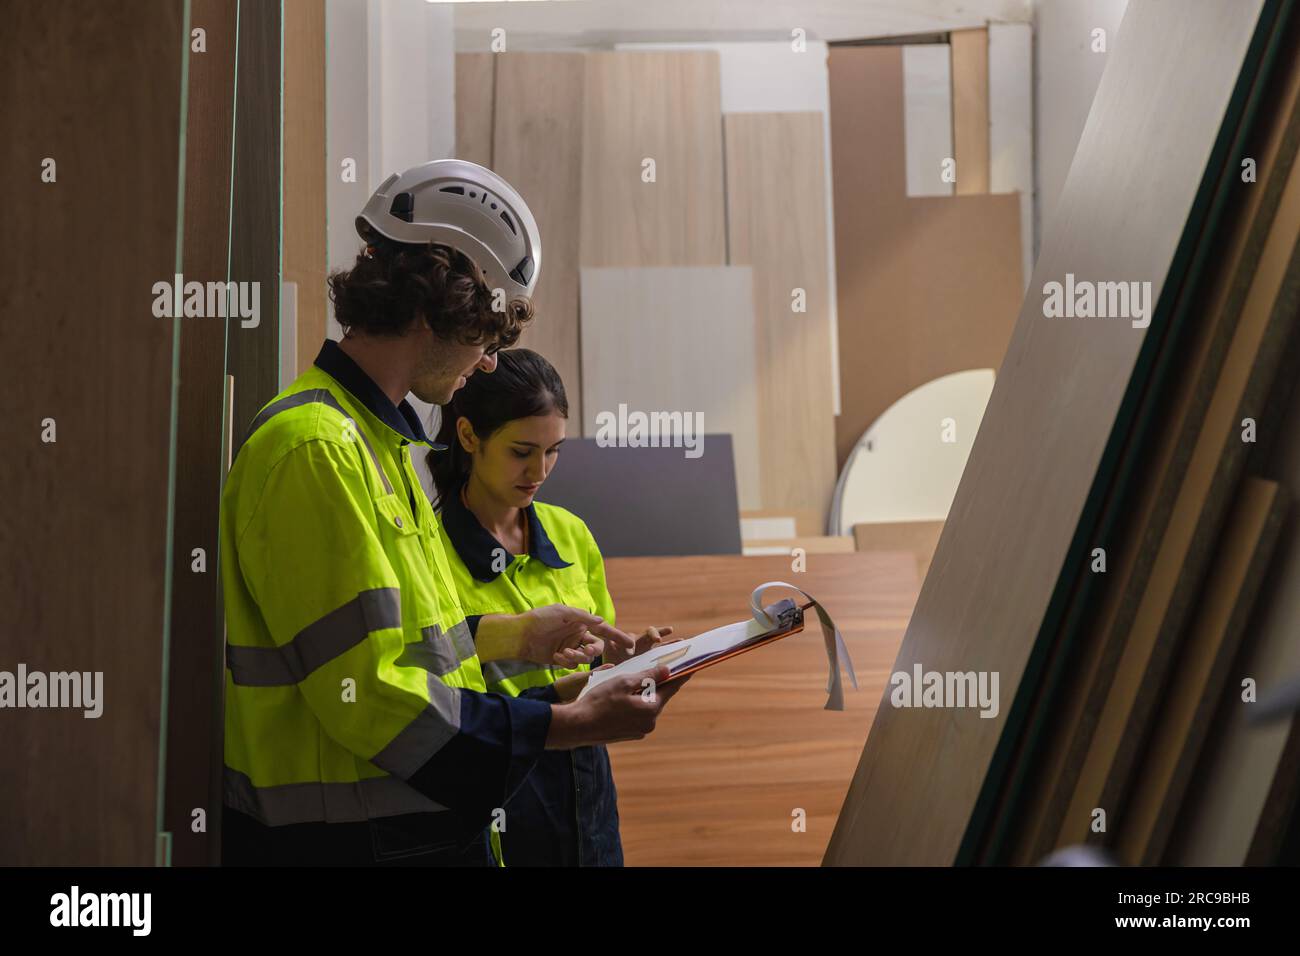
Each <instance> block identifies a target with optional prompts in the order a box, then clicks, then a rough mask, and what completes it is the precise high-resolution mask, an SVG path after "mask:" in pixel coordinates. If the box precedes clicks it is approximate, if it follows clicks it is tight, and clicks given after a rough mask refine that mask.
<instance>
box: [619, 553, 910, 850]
mask: <svg viewBox="0 0 1300 956" xmlns="http://www.w3.org/2000/svg"><path fill="white" fill-rule="evenodd" d="M790 561H791V559H790V558H789V557H788V556H783V557H697V558H614V559H611V560H608V561H606V562H605V571H606V576H607V578H608V581H609V589H610V593H611V595H612V596H613V598H614V606H615V608H616V609H617V611H618V625H619V627H621V628H624V629H630V630H635V631H640V630H642V629H644V628H645V627H647V626H649V625H659V624H671V625H672V626H673V627H674V628H675V629H676V634H677V635H680V636H690V635H691V634H695V633H699V632H700V631H702V630H705V629H707V628H711V627H717V626H719V625H722V624H729V623H731V622H733V621H737V620H741V619H743V618H744V616H745V614H746V611H745V607H744V605H745V601H746V599H747V598H748V596H749V592H750V590H752V589H753V588H754V587H755V586H756V585H758V584H760V583H762V582H763V581H771V580H789V579H790V573H791V572H790ZM796 577H797V578H798V581H797V582H796V583H798V584H799V585H800V586H801V587H803V588H805V589H806V590H807V591H808V592H809V593H810V594H812V595H813V596H814V597H816V598H817V599H818V600H820V601H822V602H824V604H825V606H826V608H827V610H828V611H830V613H831V615H832V616H833V617H834V619H835V622H836V623H837V624H838V625H839V626H840V629H841V631H842V633H843V635H844V640H845V642H846V643H847V645H848V648H849V654H850V655H851V656H852V658H853V662H854V664H855V665H856V668H857V675H858V682H859V689H858V690H857V691H853V690H851V689H849V690H846V691H845V709H844V711H843V712H840V713H836V712H833V711H827V710H823V709H822V704H823V703H824V702H825V695H826V655H825V653H824V651H823V650H822V645H821V634H820V631H819V630H818V629H817V628H815V627H814V628H813V629H812V630H809V631H805V632H804V633H802V634H800V635H797V636H795V637H792V638H789V639H787V640H785V641H778V642H777V643H776V644H773V645H772V646H771V647H768V648H765V649H764V650H762V651H756V652H754V653H753V654H745V655H743V656H741V657H738V658H736V659H734V660H732V661H729V662H728V663H727V664H726V665H723V666H720V667H715V668H712V669H711V670H708V671H703V672H701V673H700V674H699V675H697V676H696V677H694V678H692V679H691V683H690V685H689V686H688V687H686V688H684V689H683V691H682V693H680V694H679V695H678V696H677V697H675V698H674V699H673V702H672V706H671V707H670V708H669V709H668V710H667V711H665V713H664V717H663V719H662V720H660V721H659V724H658V726H657V727H656V728H655V732H654V734H652V735H651V736H650V737H647V738H646V739H645V740H639V741H635V742H632V743H627V744H617V745H615V746H613V747H611V748H610V755H611V758H612V760H613V763H614V776H615V781H616V783H617V786H618V797H619V800H618V808H619V817H620V824H621V828H622V835H623V849H624V853H625V856H626V860H627V863H628V865H630V866H677V865H695V866H706V865H707V866H714V865H726V866H745V865H780V866H813V865H816V863H817V862H818V860H819V859H820V858H821V854H822V852H823V850H824V849H825V846H826V841H827V839H828V838H829V836H830V831H831V827H832V826H833V825H834V821H835V811H836V809H837V808H838V806H839V801H840V799H841V798H842V796H843V793H844V789H845V786H846V784H847V781H848V778H849V774H850V772H851V769H852V766H853V761H854V759H855V758H856V754H857V753H858V751H859V750H860V749H861V744H862V739H863V737H864V736H865V734H866V730H867V727H868V726H869V724H870V721H871V714H872V712H873V710H874V708H875V707H876V705H877V703H878V701H879V699H880V696H881V694H882V692H883V690H884V688H885V687H886V683H887V681H888V675H889V666H890V663H891V662H892V661H893V658H894V654H895V652H896V651H897V648H898V642H899V638H900V635H901V633H902V630H903V628H904V627H905V626H906V622H907V617H908V614H909V613H910V611H911V606H912V602H913V601H914V600H915V596H916V571H915V567H914V565H913V562H912V558H911V555H909V554H904V553H878V554H810V555H809V556H808V565H807V570H806V571H804V572H803V573H801V574H798V575H796ZM777 596H778V592H776V591H773V592H772V598H771V599H772V600H775V599H776V597H777ZM665 768H671V772H666V769H665ZM799 810H801V811H803V815H804V817H805V819H806V828H805V829H804V830H803V831H802V832H801V831H799V830H796V829H795V827H794V826H793V824H794V823H795V820H796V818H795V812H796V811H799Z"/></svg>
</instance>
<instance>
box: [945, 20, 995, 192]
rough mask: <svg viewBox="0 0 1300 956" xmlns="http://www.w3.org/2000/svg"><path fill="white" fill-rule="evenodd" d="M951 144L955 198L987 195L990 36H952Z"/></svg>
mask: <svg viewBox="0 0 1300 956" xmlns="http://www.w3.org/2000/svg"><path fill="white" fill-rule="evenodd" d="M952 144H953V154H954V158H955V159H956V160H957V182H956V184H955V186H954V188H955V190H956V192H957V195H959V196H963V195H978V194H981V193H986V192H988V191H989V32H988V30H954V31H953V33H952Z"/></svg>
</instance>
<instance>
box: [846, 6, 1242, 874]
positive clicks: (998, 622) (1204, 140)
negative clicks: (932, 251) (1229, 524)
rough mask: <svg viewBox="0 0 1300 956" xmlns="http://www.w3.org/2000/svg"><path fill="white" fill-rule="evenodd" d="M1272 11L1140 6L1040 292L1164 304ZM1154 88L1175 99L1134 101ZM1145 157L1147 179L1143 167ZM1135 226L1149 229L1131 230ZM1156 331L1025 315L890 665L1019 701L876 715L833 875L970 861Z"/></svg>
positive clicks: (1028, 309)
mask: <svg viewBox="0 0 1300 956" xmlns="http://www.w3.org/2000/svg"><path fill="white" fill-rule="evenodd" d="M1259 9H1260V5H1259V4H1252V5H1251V6H1250V7H1249V9H1248V11H1247V10H1244V9H1243V7H1242V5H1241V4H1239V3H1231V4H1229V3H1215V4H1205V5H1203V6H1198V7H1197V8H1196V10H1195V12H1194V14H1191V11H1189V16H1187V17H1185V18H1181V19H1179V20H1178V21H1176V22H1171V21H1170V20H1169V18H1168V17H1167V16H1166V15H1165V14H1164V12H1163V10H1162V9H1161V7H1160V5H1159V4H1152V3H1146V2H1143V0H1134V2H1132V3H1130V5H1129V8H1128V12H1127V14H1126V16H1125V21H1124V29H1125V31H1126V33H1125V37H1126V39H1127V40H1128V42H1127V43H1125V44H1124V45H1121V46H1119V47H1117V48H1116V49H1115V51H1113V52H1112V53H1111V54H1110V56H1111V60H1110V64H1109V66H1108V68H1107V71H1106V74H1105V76H1104V77H1103V78H1102V82H1101V85H1100V87H1099V89H1098V92H1097V98H1096V102H1095V105H1094V108H1093V111H1092V113H1091V114H1090V116H1089V121H1088V124H1087V126H1086V127H1085V128H1084V131H1083V135H1082V138H1081V141H1080V146H1079V151H1078V153H1077V154H1076V157H1075V162H1074V166H1073V167H1072V169H1071V174H1070V179H1069V180H1068V181H1067V184H1066V188H1065V190H1064V193H1063V195H1062V199H1061V202H1062V207H1061V208H1062V216H1061V218H1060V220H1059V221H1060V222H1062V223H1066V224H1068V227H1063V228H1061V229H1058V230H1055V231H1052V232H1050V233H1049V234H1048V235H1047V236H1046V237H1045V239H1044V243H1043V250H1042V254H1041V255H1040V257H1039V260H1038V263H1037V265H1036V268H1035V273H1034V280H1033V281H1032V282H1031V283H1030V286H1031V288H1041V287H1042V285H1043V284H1044V283H1045V282H1047V281H1048V280H1049V277H1050V278H1063V277H1064V274H1065V272H1066V271H1067V268H1068V270H1069V271H1070V272H1072V273H1074V274H1075V275H1076V276H1077V277H1078V278H1081V279H1087V280H1093V281H1097V280H1108V279H1113V278H1114V277H1116V276H1125V277H1129V276H1131V277H1134V278H1138V279H1141V280H1144V281H1150V282H1151V283H1152V298H1153V301H1156V302H1159V300H1160V296H1161V293H1162V291H1163V290H1164V288H1165V283H1166V279H1167V278H1168V276H1169V271H1170V265H1171V263H1172V262H1173V259H1174V253H1175V250H1176V248H1177V247H1178V245H1179V243H1180V241H1181V239H1182V236H1183V226H1184V223H1185V222H1186V220H1187V217H1188V214H1189V212H1190V211H1191V210H1192V208H1193V204H1194V203H1195V202H1196V201H1197V198H1198V195H1201V184H1202V180H1203V177H1204V172H1205V168H1206V164H1207V162H1208V161H1209V158H1210V156H1211V153H1212V151H1213V148H1214V146H1215V143H1216V141H1217V137H1218V133H1219V127H1220V124H1221V122H1222V120H1223V118H1224V116H1225V112H1226V110H1227V107H1228V102H1229V99H1230V96H1231V94H1232V91H1233V89H1234V86H1235V84H1236V80H1237V75H1238V72H1239V70H1240V68H1241V64H1242V61H1243V58H1244V57H1245V54H1246V49H1247V46H1248V44H1249V41H1250V39H1251V35H1252V32H1253V28H1254V25H1255V21H1256V18H1257V15H1258V12H1259ZM1247 14H1249V15H1247ZM1202 50H1203V51H1206V52H1207V55H1205V56H1201V55H1198V54H1197V53H1196V51H1202ZM1211 50H1212V51H1213V55H1209V53H1208V51H1211ZM870 52H871V51H869V50H866V51H863V50H846V51H844V53H845V54H846V55H855V54H856V55H859V56H861V55H864V54H865V55H869V54H870ZM838 56H839V51H832V54H831V67H832V69H831V75H832V103H834V101H835V99H836V91H835V85H836V82H837V81H836V69H835V65H836V58H837V57H838ZM1156 76H1159V77H1161V82H1162V83H1164V84H1167V86H1165V87H1162V89H1166V90H1167V91H1168V92H1167V93H1166V94H1165V95H1152V96H1150V97H1143V98H1139V99H1135V98H1134V97H1132V96H1131V93H1130V91H1131V90H1132V89H1133V88H1135V86H1144V87H1146V86H1149V84H1150V81H1151V79H1152V78H1153V77H1156ZM832 109H834V106H833V107H832ZM832 121H833V122H834V121H835V120H834V117H833V120H832ZM836 128H837V131H838V126H837V127H836ZM837 139H838V133H837ZM1137 143H1140V144H1141V148H1142V149H1143V150H1145V151H1146V154H1147V155H1148V156H1149V158H1150V160H1151V162H1150V163H1142V164H1133V163H1132V162H1131V150H1132V149H1133V148H1134V144H1137ZM838 148H839V147H838V145H837V146H836V149H837V150H838ZM837 166H838V164H837ZM837 178H838V173H837ZM1102 184H1104V185H1102ZM1013 212H1014V214H1015V215H1017V216H1018V210H1013ZM836 221H837V222H839V221H840V216H839V215H838V212H837V215H836ZM1136 222H1141V223H1142V228H1140V229H1138V228H1130V224H1131V223H1136ZM1017 256H1018V253H1017ZM841 274H843V270H841ZM841 302H843V297H841ZM1145 331H1146V330H1143V329H1136V328H1133V327H1132V326H1131V325H1130V324H1129V323H1118V322H1107V323H1097V322H1087V321H1083V322H1079V321H1075V322H1057V321H1047V320H1045V319H1044V317H1043V315H1042V302H1041V300H1040V299H1038V297H1031V298H1030V299H1028V300H1027V301H1026V303H1025V304H1024V306H1023V308H1022V310H1021V314H1020V319H1019V321H1018V322H1017V325H1016V328H1015V332H1014V333H1013V335H1012V339H1011V344H1010V347H1009V349H1008V353H1007V357H1006V359H1005V361H1004V362H1003V363H1002V365H1001V371H1000V372H999V375H998V380H997V384H996V386H995V387H994V390H993V395H992V398H991V399H990V402H989V406H988V409H987V411H986V413H985V416H984V419H983V422H982V424H981V426H980V432H979V436H978V437H977V439H976V442H975V447H974V449H973V450H972V453H971V457H970V460H969V463H968V465H967V468H966V472H965V475H964V476H963V479H962V483H961V486H960V488H959V489H958V491H957V495H956V498H955V500H954V502H953V507H952V510H951V512H950V514H949V516H948V521H947V524H946V525H945V528H944V532H943V536H942V538H941V539H940V542H939V549H938V552H937V553H936V555H935V559H934V563H933V565H932V566H931V569H930V573H929V575H928V576H927V577H926V580H925V583H924V584H923V586H922V589H921V595H920V598H919V599H918V603H917V609H916V612H915V614H914V616H913V621H912V624H911V626H909V629H908V634H907V636H906V638H905V639H904V642H903V646H902V649H901V650H900V653H899V657H898V659H897V661H896V663H895V666H896V667H897V668H898V669H902V670H906V669H910V668H911V667H913V666H914V665H918V664H919V665H922V666H924V667H925V668H926V669H928V670H935V671H941V672H942V671H949V670H952V671H969V670H974V671H977V672H978V671H996V672H998V673H999V675H1000V681H1001V686H1002V687H1003V688H1007V689H1008V691H1007V693H1006V694H1005V695H1004V698H1003V702H1002V703H1003V706H1002V709H1001V711H1000V712H999V714H998V716H997V717H995V718H992V719H987V718H982V717H980V716H979V714H978V712H977V711H975V710H970V709H964V710H944V709H939V710H893V709H881V710H880V711H878V712H877V715H876V720H875V723H874V725H873V727H872V731H871V733H870V735H869V737H868V740H867V744H866V747H865V748H864V750H863V755H862V760H861V761H860V763H859V766H858V771H857V774H856V775H855V778H854V783H853V785H852V786H851V788H850V792H849V796H848V797H847V799H846V801H845V805H844V809H843V811H842V813H841V816H840V820H839V823H838V825H837V828H836V832H835V835H834V837H833V838H832V841H831V844H830V846H829V848H828V850H827V856H826V862H828V863H832V864H853V863H859V864H861V863H872V864H938V865H946V864H951V863H952V862H953V861H954V860H955V859H956V857H957V853H958V850H959V849H960V846H961V841H962V837H963V835H964V833H965V831H966V827H967V824H968V822H969V820H970V818H971V815H972V811H973V810H974V808H975V801H976V799H977V798H978V796H979V793H980V790H981V788H982V784H983V781H984V779H985V777H986V775H987V774H988V771H989V767H990V764H991V761H992V758H993V755H994V752H995V751H996V750H997V748H998V744H999V742H1000V739H1001V735H1002V733H1003V730H1004V725H1005V724H1006V722H1007V720H1008V715H1009V714H1010V713H1012V712H1013V711H1015V710H1016V708H1015V701H1014V700H1008V699H1007V698H1009V697H1010V696H1011V695H1012V692H1011V691H1010V688H1016V687H1018V686H1019V683H1020V680H1021V677H1022V675H1023V674H1024V672H1025V669H1026V666H1027V665H1028V664H1029V663H1030V660H1031V655H1032V653H1033V651H1034V648H1035V642H1036V638H1037V636H1038V632H1039V630H1040V628H1041V626H1042V623H1043V620H1044V617H1045V614H1046V612H1047V609H1048V604H1049V602H1050V601H1051V599H1052V596H1053V594H1054V592H1055V590H1056V585H1057V581H1058V579H1059V577H1060V575H1061V571H1062V568H1063V567H1064V566H1065V565H1066V564H1067V560H1068V561H1070V562H1075V561H1077V560H1079V559H1080V557H1081V554H1079V553H1076V552H1075V551H1071V544H1072V538H1073V535H1074V532H1075V529H1076V527H1077V526H1078V524H1079V520H1080V517H1081V514H1082V512H1083V510H1084V508H1085V505H1087V504H1088V501H1089V496H1090V493H1091V491H1092V488H1093V486H1094V479H1095V478H1096V477H1097V470H1098V466H1099V464H1101V461H1102V454H1103V452H1104V451H1105V449H1106V446H1107V442H1108V439H1109V437H1110V434H1111V431H1112V428H1113V426H1114V424H1115V421H1116V417H1117V415H1118V413H1119V411H1120V404H1121V401H1122V400H1123V398H1124V397H1125V393H1126V391H1127V390H1128V387H1129V384H1130V377H1131V375H1132V373H1133V370H1134V367H1135V363H1136V360H1137V357H1138V352H1139V349H1140V347H1141V345H1142V343H1143V340H1144V339H1145V337H1146V336H1145ZM904 768H906V769H907V772H906V773H904V772H903V769H904Z"/></svg>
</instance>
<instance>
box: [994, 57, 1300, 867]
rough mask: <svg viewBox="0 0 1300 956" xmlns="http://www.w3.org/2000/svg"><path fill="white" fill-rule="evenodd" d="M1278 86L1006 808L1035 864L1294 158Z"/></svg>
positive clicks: (1070, 789)
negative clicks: (1055, 697) (1199, 309)
mask: <svg viewBox="0 0 1300 956" xmlns="http://www.w3.org/2000/svg"><path fill="white" fill-rule="evenodd" d="M1283 87H1284V88H1283V90H1282V92H1281V93H1280V94H1279V95H1280V104H1279V107H1278V109H1277V110H1276V111H1273V118H1272V119H1271V120H1269V121H1266V122H1263V123H1262V124H1261V125H1260V127H1259V128H1258V129H1256V130H1255V131H1254V132H1253V133H1252V134H1251V135H1252V141H1251V144H1250V146H1249V147H1248V148H1247V149H1246V152H1249V153H1250V154H1251V155H1253V156H1255V157H1257V158H1258V159H1259V161H1260V164H1261V165H1260V168H1261V170H1263V172H1262V173H1261V177H1262V180H1263V181H1262V182H1260V183H1258V184H1256V183H1243V182H1241V179H1240V177H1239V175H1238V174H1237V173H1236V171H1233V172H1231V173H1230V174H1228V175H1227V176H1226V178H1225V182H1226V183H1227V188H1229V189H1230V190H1232V191H1233V193H1234V196H1233V201H1232V202H1230V203H1229V204H1228V207H1227V208H1229V209H1230V210H1232V211H1233V212H1234V213H1235V217H1234V218H1233V219H1232V220H1230V222H1229V225H1228V226H1227V230H1228V231H1227V232H1226V233H1225V236H1224V238H1223V239H1222V240H1221V243H1222V249H1223V252H1221V253H1218V254H1217V255H1216V260H1217V261H1218V262H1220V263H1222V265H1221V267H1220V268H1219V269H1218V271H1217V273H1216V274H1215V275H1214V276H1213V279H1212V282H1213V285H1212V286H1211V287H1210V288H1209V290H1208V292H1207V293H1206V294H1205V295H1204V296H1203V298H1204V301H1206V302H1207V303H1208V305H1207V308H1206V312H1205V314H1206V316H1207V318H1206V320H1205V321H1201V322H1199V323H1197V324H1196V325H1195V326H1194V328H1193V330H1192V332H1191V337H1192V338H1191V341H1190V342H1189V343H1188V344H1187V345H1186V346H1185V351H1184V354H1185V356H1186V358H1185V359H1184V362H1185V371H1184V372H1183V373H1182V374H1180V375H1178V376H1177V377H1176V378H1175V379H1174V381H1173V383H1172V385H1171V388H1170V394H1169V396H1168V398H1167V399H1166V400H1165V402H1166V404H1165V407H1164V408H1163V409H1162V410H1161V411H1159V413H1158V414H1157V418H1158V421H1159V425H1158V427H1156V430H1155V433H1154V435H1153V436H1152V438H1151V440H1150V441H1149V442H1141V443H1137V445H1136V448H1137V449H1138V451H1139V452H1140V453H1141V454H1144V455H1145V456H1147V457H1146V460H1145V461H1144V462H1143V463H1142V465H1141V467H1140V471H1141V473H1142V474H1145V475H1148V476H1150V477H1149V478H1148V479H1147V480H1145V481H1143V482H1141V483H1140V484H1138V485H1137V486H1136V488H1135V493H1134V496H1133V500H1132V502H1131V503H1130V504H1128V505H1127V506H1126V507H1127V508H1128V510H1129V512H1130V513H1131V515H1132V517H1129V518H1127V519H1125V524H1124V525H1121V526H1120V528H1119V529H1118V530H1117V531H1115V532H1113V533H1112V536H1111V537H1110V538H1109V539H1108V541H1107V545H1108V553H1109V556H1110V559H1111V566H1110V568H1109V569H1108V571H1107V578H1106V582H1105V583H1106V587H1105V589H1104V590H1103V592H1102V594H1101V596H1100V600H1093V599H1086V598H1081V599H1080V600H1081V602H1082V603H1084V604H1086V605H1093V604H1096V605H1098V606H1099V609H1098V611H1097V612H1096V613H1097V617H1096V618H1095V621H1096V623H1095V624H1094V625H1093V626H1092V628H1091V630H1090V631H1089V632H1087V634H1086V635H1085V636H1084V637H1083V638H1081V640H1082V642H1083V643H1082V645H1081V647H1080V649H1079V650H1078V651H1077V652H1076V654H1075V662H1074V663H1073V664H1072V665H1071V672H1072V673H1073V674H1075V675H1076V678H1075V680H1074V681H1073V682H1072V683H1071V684H1070V685H1069V686H1068V687H1067V688H1066V694H1065V697H1064V699H1063V702H1062V703H1061V705H1060V707H1061V709H1060V716H1059V717H1058V718H1056V719H1055V720H1054V721H1053V730H1052V736H1051V738H1050V742H1049V743H1048V744H1046V745H1045V747H1046V754H1047V757H1048V759H1047V763H1046V765H1045V766H1044V767H1043V769H1041V770H1040V771H1039V772H1038V777H1037V779H1036V781H1035V782H1034V788H1035V790H1034V795H1033V796H1032V797H1031V798H1030V801H1031V804H1030V806H1031V809H1030V810H1028V811H1027V812H1024V813H1021V812H1015V813H1013V816H1015V817H1017V818H1019V819H1020V821H1021V822H1020V823H1019V824H1018V829H1019V830H1020V833H1021V837H1020V840H1019V850H1018V851H1017V852H1018V856H1017V859H1018V860H1019V862H1022V863H1023V862H1030V861H1033V860H1037V859H1039V858H1040V857H1041V856H1043V855H1044V854H1045V853H1047V852H1049V851H1050V850H1051V849H1052V847H1053V846H1055V845H1056V842H1055V841H1056V837H1057V833H1058V832H1059V829H1060V827H1061V826H1062V823H1063V821H1064V815H1065V813H1066V812H1067V808H1068V805H1069V801H1070V800H1071V798H1072V795H1073V793H1074V789H1075V783H1076V781H1077V777H1078V774H1079V773H1080V772H1081V770H1082V766H1083V761H1084V759H1085V754H1086V748H1087V747H1088V746H1089V742H1090V740H1091V735H1092V733H1093V730H1094V728H1095V726H1096V723H1097V720H1098V718H1099V715H1100V712H1101V707H1102V704H1103V702H1104V700H1105V696H1106V694H1107V693H1108V692H1109V687H1110V684H1111V680H1112V676H1111V675H1112V673H1113V669H1114V668H1115V667H1116V666H1117V664H1118V651H1117V650H1115V649H1117V648H1119V647H1120V646H1122V644H1121V642H1122V641H1123V640H1124V638H1123V637H1122V636H1120V635H1125V634H1127V633H1128V632H1129V630H1130V629H1131V628H1132V626H1133V622H1134V619H1135V615H1136V614H1137V612H1138V609H1139V599H1140V597H1141V595H1142V593H1143V588H1144V587H1145V585H1146V582H1147V581H1148V580H1149V578H1150V575H1151V574H1152V570H1153V567H1154V564H1155V561H1156V556H1157V553H1158V552H1157V547H1158V545H1159V544H1160V542H1161V540H1162V538H1163V536H1164V532H1165V529H1166V528H1167V527H1168V524H1169V522H1170V520H1171V517H1172V514H1173V508H1174V504H1175V502H1176V500H1177V496H1178V494H1179V490H1180V487H1181V485H1182V482H1183V480H1184V477H1185V476H1186V474H1187V468H1188V462H1189V459H1190V455H1191V452H1192V449H1193V447H1194V442H1195V440H1196V436H1197V434H1198V433H1199V432H1200V430H1201V429H1202V426H1203V422H1204V419H1205V415H1206V410H1207V408H1208V407H1209V403H1210V401H1211V396H1212V391H1213V389H1214V382H1215V381H1216V378H1217V376H1218V373H1219V371H1220V369H1221V368H1222V366H1223V363H1224V359H1225V356H1226V354H1227V351H1228V347H1229V343H1230V341H1231V338H1232V335H1233V331H1234V329H1235V327H1236V323H1237V321H1238V318H1239V316H1240V314H1241V310H1242V307H1243V303H1244V299H1245V296H1246V293H1247V290H1248V288H1249V282H1250V277H1251V275H1252V273H1253V271H1254V269H1255V267H1256V265H1257V263H1258V260H1259V256H1260V254H1261V251H1262V249H1263V245H1264V242H1265V237H1266V235H1267V231H1268V228H1269V226H1270V223H1271V217H1272V216H1273V214H1274V211H1275V209H1276V207H1277V205H1278V202H1279V199H1280V197H1281V194H1282V190H1283V187H1284V185H1285V181H1286V179H1287V176H1288V172H1289V170H1290V168H1291V164H1292V162H1293V160H1294V156H1295V154H1296V149H1297V141H1298V139H1300V124H1298V123H1297V120H1296V118H1295V109H1296V105H1297V103H1298V102H1300V101H1298V100H1297V97H1298V96H1300V75H1296V73H1295V71H1293V74H1292V75H1291V77H1290V79H1289V82H1288V83H1287V84H1283ZM1121 534H1123V535H1125V536H1126V539H1124V538H1121V537H1120V535H1121Z"/></svg>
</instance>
